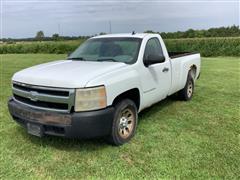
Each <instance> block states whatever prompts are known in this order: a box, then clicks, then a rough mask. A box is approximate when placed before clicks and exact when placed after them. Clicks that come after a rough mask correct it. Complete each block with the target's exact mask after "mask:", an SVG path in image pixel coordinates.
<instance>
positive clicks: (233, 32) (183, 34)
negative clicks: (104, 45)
mask: <svg viewBox="0 0 240 180" xmlns="http://www.w3.org/2000/svg"><path fill="white" fill-rule="evenodd" d="M145 33H158V34H160V35H161V36H162V38H163V39H180V38H206V37H240V29H239V26H236V25H233V26H229V27H219V28H210V29H207V30H194V29H189V30H187V31H177V32H156V31H152V30H147V31H145ZM103 34H107V33H104V32H101V33H99V35H103ZM96 35H97V34H95V35H93V36H96ZM89 37H92V36H60V35H59V34H57V33H54V34H53V35H52V36H51V37H48V36H45V35H44V32H43V31H38V32H37V33H36V36H35V37H32V38H19V39H14V38H3V39H0V41H2V42H7V43H15V42H18V41H61V40H76V39H87V38H89Z"/></svg>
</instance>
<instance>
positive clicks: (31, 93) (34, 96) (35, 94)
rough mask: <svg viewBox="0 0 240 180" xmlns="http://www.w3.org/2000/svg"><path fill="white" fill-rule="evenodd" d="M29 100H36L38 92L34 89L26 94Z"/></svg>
mask: <svg viewBox="0 0 240 180" xmlns="http://www.w3.org/2000/svg"><path fill="white" fill-rule="evenodd" d="M28 97H29V99H30V100H31V101H35V102H36V101H37V100H38V92H36V91H30V95H29V96H28Z"/></svg>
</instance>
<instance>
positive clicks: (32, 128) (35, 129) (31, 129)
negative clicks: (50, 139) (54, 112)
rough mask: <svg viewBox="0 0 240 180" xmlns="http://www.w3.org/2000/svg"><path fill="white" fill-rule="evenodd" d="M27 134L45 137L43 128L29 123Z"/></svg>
mask: <svg viewBox="0 0 240 180" xmlns="http://www.w3.org/2000/svg"><path fill="white" fill-rule="evenodd" d="M27 132H28V133H29V134H31V135H34V136H38V137H42V136H43V130H42V126H41V125H38V124H33V123H27Z"/></svg>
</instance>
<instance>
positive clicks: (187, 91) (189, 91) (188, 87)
mask: <svg viewBox="0 0 240 180" xmlns="http://www.w3.org/2000/svg"><path fill="white" fill-rule="evenodd" d="M193 91H194V80H193V77H192V73H191V71H190V72H189V73H188V78H187V82H186V84H185V86H184V88H183V89H182V90H181V91H179V97H180V99H182V100H184V101H189V100H190V99H191V98H192V96H193Z"/></svg>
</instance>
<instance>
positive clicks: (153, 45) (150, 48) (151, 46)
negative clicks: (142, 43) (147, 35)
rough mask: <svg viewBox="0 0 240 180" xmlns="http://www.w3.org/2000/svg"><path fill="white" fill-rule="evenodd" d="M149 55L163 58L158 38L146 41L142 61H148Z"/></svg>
mask: <svg viewBox="0 0 240 180" xmlns="http://www.w3.org/2000/svg"><path fill="white" fill-rule="evenodd" d="M149 55H157V56H164V55H163V50H162V47H161V44H160V42H159V40H158V38H151V39H149V40H148V42H147V44H146V47H145V52H144V59H148V56H149Z"/></svg>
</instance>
